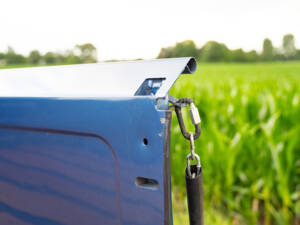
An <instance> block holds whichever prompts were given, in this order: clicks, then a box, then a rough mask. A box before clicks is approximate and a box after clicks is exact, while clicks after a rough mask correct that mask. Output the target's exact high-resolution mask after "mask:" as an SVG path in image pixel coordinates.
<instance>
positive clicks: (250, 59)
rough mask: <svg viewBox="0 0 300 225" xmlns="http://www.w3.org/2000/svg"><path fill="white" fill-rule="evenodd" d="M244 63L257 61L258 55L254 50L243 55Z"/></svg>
mask: <svg viewBox="0 0 300 225" xmlns="http://www.w3.org/2000/svg"><path fill="white" fill-rule="evenodd" d="M245 57H246V61H247V62H257V61H258V60H259V55H258V54H257V52H256V51H255V50H252V51H250V52H246V53H245Z"/></svg>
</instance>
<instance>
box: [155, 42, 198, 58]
mask: <svg viewBox="0 0 300 225" xmlns="http://www.w3.org/2000/svg"><path fill="white" fill-rule="evenodd" d="M190 56H192V57H195V58H199V49H198V48H197V46H196V44H195V42H194V41H192V40H186V41H182V42H178V43H176V45H175V46H171V47H167V48H162V49H161V50H160V52H159V54H158V57H157V58H172V57H190Z"/></svg>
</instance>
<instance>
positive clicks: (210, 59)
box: [0, 0, 300, 225]
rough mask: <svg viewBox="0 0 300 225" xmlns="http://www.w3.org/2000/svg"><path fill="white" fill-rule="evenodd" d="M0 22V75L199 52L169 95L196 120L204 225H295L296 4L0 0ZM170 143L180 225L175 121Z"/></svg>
mask: <svg viewBox="0 0 300 225" xmlns="http://www.w3.org/2000/svg"><path fill="white" fill-rule="evenodd" d="M0 21H1V23H0V68H1V69H3V68H15V67H32V66H45V65H65V64H78V63H94V62H102V61H119V60H139V59H153V58H169V57H184V56H193V57H195V58H196V59H197V60H198V62H199V65H198V70H197V72H196V74H193V75H184V76H182V77H181V78H180V79H179V81H178V82H177V83H176V84H175V86H174V87H173V88H172V90H171V95H173V96H175V97H178V98H179V97H191V98H193V99H194V100H195V102H196V103H197V106H198V108H199V110H200V113H201V117H202V127H203V133H202V135H201V137H200V138H199V139H198V140H197V141H196V151H197V152H198V153H199V154H200V157H201V162H202V166H203V174H204V175H203V176H204V187H205V221H206V224H208V225H210V224H215V225H219V224H224V225H225V224H226V225H227V224H233V225H237V224H262V225H271V224H278V225H284V224H292V225H299V224H300V2H299V0H252V1H246V0H227V1H218V0H198V1H196V0H186V1H177V0H172V1H171V0H164V1H158V0H152V1H143V0H139V1H138V0H123V1H121V0H111V1H92V0H85V1H82V0H80V1H79V0H78V1H76V0H73V1H68V0H52V1H37V0H27V1H17V0H10V1H4V0H0ZM184 115H185V117H186V118H185V119H186V121H188V118H187V114H186V113H185V114H184ZM190 129H192V126H190ZM171 142H172V145H171V166H172V188H173V210H174V213H173V216H174V224H175V225H181V224H187V223H188V215H187V205H186V196H185V183H184V182H185V181H184V175H183V171H184V167H185V157H186V154H187V153H188V149H189V143H187V142H186V141H185V140H184V138H183V137H182V136H181V133H180V130H179V127H178V123H177V121H176V118H175V117H174V118H173V126H172V140H171Z"/></svg>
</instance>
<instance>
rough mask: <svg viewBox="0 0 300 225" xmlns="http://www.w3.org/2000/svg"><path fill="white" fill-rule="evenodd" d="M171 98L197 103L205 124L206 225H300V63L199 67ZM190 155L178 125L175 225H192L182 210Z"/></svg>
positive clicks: (200, 145) (200, 146)
mask: <svg viewBox="0 0 300 225" xmlns="http://www.w3.org/2000/svg"><path fill="white" fill-rule="evenodd" d="M171 94H172V95H173V96H176V97H192V98H193V99H194V100H195V102H196V104H197V106H198V108H199V111H200V114H201V117H202V128H203V132H202V135H201V137H200V138H199V139H198V140H197V141H196V151H197V152H198V153H199V154H200V157H201V162H202V166H203V174H204V175H203V176H204V187H205V206H206V211H207V214H208V215H207V217H208V218H207V220H208V221H207V223H206V224H265V225H268V224H299V223H300V63H299V62H291V63H270V64H201V63H200V64H199V68H198V72H197V73H196V74H194V75H184V76H182V77H181V78H180V80H179V81H178V82H177V83H176V84H175V86H174V87H173V88H172V90H171ZM185 115H186V121H187V114H185ZM190 129H192V126H190ZM188 151H189V145H188V142H187V141H185V140H184V139H183V137H182V135H181V133H180V130H179V127H178V123H177V121H176V119H175V118H174V120H173V129H172V145H171V152H172V156H171V167H172V182H173V189H176V190H177V191H175V194H174V198H173V199H174V205H177V206H176V207H174V218H175V219H174V223H175V225H179V224H183V222H181V218H185V221H187V220H186V211H185V210H183V209H185V208H186V207H180V205H182V202H185V201H184V191H185V190H184V188H185V184H184V175H183V171H184V167H185V157H186V155H187V153H188ZM178 205H179V206H178ZM210 218H215V219H216V220H217V221H213V220H211V219H210ZM218 221H219V222H220V223H219V222H218ZM185 223H186V222H185Z"/></svg>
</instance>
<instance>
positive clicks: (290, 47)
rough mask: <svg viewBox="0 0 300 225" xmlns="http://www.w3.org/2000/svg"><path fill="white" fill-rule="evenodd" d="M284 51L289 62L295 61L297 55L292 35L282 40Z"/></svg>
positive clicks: (287, 35)
mask: <svg viewBox="0 0 300 225" xmlns="http://www.w3.org/2000/svg"><path fill="white" fill-rule="evenodd" d="M282 50H283V54H284V56H285V58H286V59H287V60H291V59H294V57H295V55H296V47H295V38H294V35H292V34H286V35H284V36H283V39H282Z"/></svg>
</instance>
